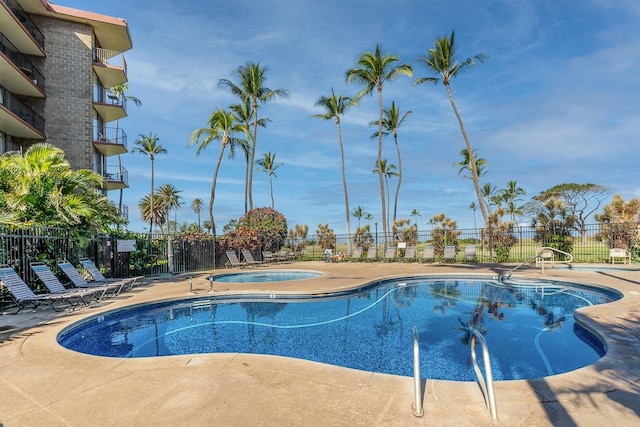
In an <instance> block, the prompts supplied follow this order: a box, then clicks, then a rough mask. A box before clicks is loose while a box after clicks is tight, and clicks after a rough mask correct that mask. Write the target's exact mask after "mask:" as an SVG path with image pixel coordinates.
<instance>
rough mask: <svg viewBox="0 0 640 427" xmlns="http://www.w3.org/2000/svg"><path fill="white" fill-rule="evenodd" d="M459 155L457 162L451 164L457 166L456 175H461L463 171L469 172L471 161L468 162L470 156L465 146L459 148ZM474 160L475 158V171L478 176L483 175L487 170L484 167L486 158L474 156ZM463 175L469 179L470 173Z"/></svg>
mask: <svg viewBox="0 0 640 427" xmlns="http://www.w3.org/2000/svg"><path fill="white" fill-rule="evenodd" d="M474 154H475V153H474ZM460 155H461V156H462V160H460V161H459V162H455V163H454V164H453V166H457V167H458V168H459V169H458V175H462V174H463V173H464V172H467V171H469V172H471V163H470V161H471V156H469V150H467V149H466V148H463V149H462V150H460ZM474 157H475V155H474ZM475 160H476V171H477V172H478V177H481V176H482V175H485V174H486V173H487V172H489V171H487V170H486V169H485V167H486V166H487V160H486V159H482V158H480V157H475ZM463 176H464V177H465V178H469V179H471V175H463Z"/></svg>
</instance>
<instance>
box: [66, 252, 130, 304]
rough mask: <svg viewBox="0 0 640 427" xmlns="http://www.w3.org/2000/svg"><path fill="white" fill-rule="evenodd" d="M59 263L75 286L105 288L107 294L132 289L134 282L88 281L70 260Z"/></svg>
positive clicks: (115, 294)
mask: <svg viewBox="0 0 640 427" xmlns="http://www.w3.org/2000/svg"><path fill="white" fill-rule="evenodd" d="M57 264H58V268H60V270H61V271H62V272H63V273H64V275H65V276H67V278H68V279H69V280H71V283H72V284H73V286H75V287H77V288H83V289H84V288H86V289H105V296H117V295H119V294H120V292H122V291H123V290H126V289H130V287H131V284H132V283H133V282H132V281H127V280H121V281H119V282H87V280H86V279H85V278H84V277H82V274H80V272H79V271H78V270H77V269H76V268H75V267H74V266H73V264H71V263H70V262H68V261H65V262H58V263H57Z"/></svg>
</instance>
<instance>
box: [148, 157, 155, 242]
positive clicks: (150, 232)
mask: <svg viewBox="0 0 640 427" xmlns="http://www.w3.org/2000/svg"><path fill="white" fill-rule="evenodd" d="M153 178H154V170H153V157H151V201H150V203H149V207H150V208H151V212H150V213H151V215H149V249H151V239H152V237H151V236H152V235H153V216H154V212H155V211H154V208H153Z"/></svg>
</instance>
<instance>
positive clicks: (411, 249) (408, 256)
mask: <svg viewBox="0 0 640 427" xmlns="http://www.w3.org/2000/svg"><path fill="white" fill-rule="evenodd" d="M415 258H416V247H415V246H407V248H406V249H405V250H404V258H402V259H403V260H405V261H413V260H414V259H415Z"/></svg>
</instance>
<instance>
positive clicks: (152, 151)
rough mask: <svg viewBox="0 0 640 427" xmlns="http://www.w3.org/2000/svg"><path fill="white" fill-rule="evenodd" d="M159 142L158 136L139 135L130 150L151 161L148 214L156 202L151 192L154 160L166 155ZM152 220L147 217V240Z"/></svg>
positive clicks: (151, 229)
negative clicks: (159, 155)
mask: <svg viewBox="0 0 640 427" xmlns="http://www.w3.org/2000/svg"><path fill="white" fill-rule="evenodd" d="M159 140H160V138H158V136H157V135H155V134H153V133H149V135H140V137H139V138H138V139H136V141H135V143H134V144H135V145H136V146H135V147H133V148H132V149H131V152H132V153H140V154H144V155H145V156H149V160H151V196H150V197H149V203H150V209H149V211H150V212H154V211H155V208H154V206H153V204H154V202H155V200H156V199H155V197H154V190H153V188H154V184H153V180H154V175H155V166H154V162H155V158H156V156H157V155H158V154H166V153H167V150H166V148H164V147H163V146H162V145H160V144H158V141H159ZM143 217H144V215H143ZM153 219H154V215H151V216H149V220H150V222H149V238H151V234H152V233H153Z"/></svg>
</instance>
